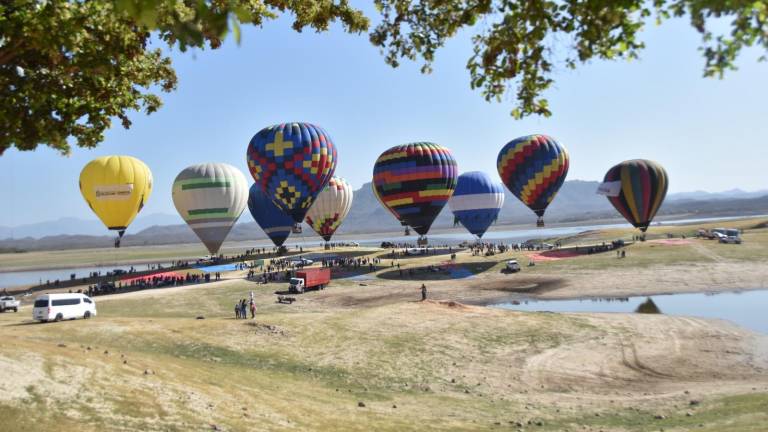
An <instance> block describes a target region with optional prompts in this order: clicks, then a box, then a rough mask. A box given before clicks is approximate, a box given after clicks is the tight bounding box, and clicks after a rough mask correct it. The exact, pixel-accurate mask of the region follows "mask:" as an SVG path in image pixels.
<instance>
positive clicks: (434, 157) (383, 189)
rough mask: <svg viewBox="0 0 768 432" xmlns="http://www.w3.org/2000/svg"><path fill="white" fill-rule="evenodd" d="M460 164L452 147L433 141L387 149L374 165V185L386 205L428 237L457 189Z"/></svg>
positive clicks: (406, 223)
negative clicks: (431, 227) (457, 164)
mask: <svg viewBox="0 0 768 432" xmlns="http://www.w3.org/2000/svg"><path fill="white" fill-rule="evenodd" d="M457 174H458V167H457V166H456V161H455V160H454V159H453V156H452V155H451V152H450V150H448V149H447V148H445V147H443V146H440V145H438V144H433V143H426V142H420V143H412V144H405V145H400V146H396V147H392V148H391V149H389V150H387V151H385V152H384V153H382V154H381V156H379V158H378V159H377V160H376V164H375V165H374V166H373V187H374V190H375V192H376V196H377V197H378V198H379V201H381V202H382V203H383V204H384V206H385V207H386V208H387V209H388V210H389V211H390V212H392V214H394V215H395V216H396V217H397V219H398V220H399V221H400V222H401V223H402V224H404V225H407V226H409V227H411V228H413V229H414V230H415V231H416V232H417V233H419V234H420V235H421V236H422V238H421V239H420V242H425V241H426V239H425V238H424V236H425V235H426V234H427V232H428V231H429V227H430V226H432V222H434V221H435V218H436V217H437V215H438V214H439V213H440V210H442V208H443V207H444V206H445V203H446V202H448V199H449V198H450V197H451V194H453V190H454V189H455V188H456V176H457Z"/></svg>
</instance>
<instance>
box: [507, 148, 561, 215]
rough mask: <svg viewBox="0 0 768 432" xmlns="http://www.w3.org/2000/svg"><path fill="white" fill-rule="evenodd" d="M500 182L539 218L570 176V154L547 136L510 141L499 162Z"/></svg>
mask: <svg viewBox="0 0 768 432" xmlns="http://www.w3.org/2000/svg"><path fill="white" fill-rule="evenodd" d="M496 167H497V168H498V170H499V175H500V176H501V181H502V182H503V183H504V185H505V186H506V187H507V189H509V191H510V192H512V195H514V196H516V197H517V198H518V199H519V200H520V201H522V202H523V204H525V205H526V206H528V208H530V209H531V210H533V212H534V213H536V215H537V216H538V217H539V220H538V223H537V225H538V226H544V211H546V209H547V206H548V205H549V204H550V203H551V202H552V200H553V199H554V198H555V195H557V191H558V190H560V187H561V186H562V185H563V182H565V177H566V175H568V152H567V151H566V150H565V148H564V147H563V146H561V145H560V144H558V143H557V141H555V140H554V139H553V138H552V137H549V136H547V135H528V136H524V137H520V138H516V139H514V140H512V141H510V142H509V143H508V144H507V145H505V146H504V148H502V149H501V151H500V152H499V157H498V159H497V160H496Z"/></svg>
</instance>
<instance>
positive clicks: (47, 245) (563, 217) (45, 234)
mask: <svg viewBox="0 0 768 432" xmlns="http://www.w3.org/2000/svg"><path fill="white" fill-rule="evenodd" d="M598 184H599V183H598V182H595V181H581V180H571V181H567V182H565V184H564V185H563V187H562V189H561V190H560V192H559V193H558V195H557V198H556V199H555V200H554V202H553V203H552V205H551V206H550V207H549V209H547V214H546V216H545V219H546V221H547V222H548V223H556V222H578V221H593V220H606V219H615V218H617V217H618V214H617V213H616V211H615V210H614V209H613V207H612V206H611V205H610V203H609V202H608V200H606V199H605V197H603V196H600V195H597V194H596V193H595V191H596V189H597V186H598ZM505 193H506V196H505V201H504V207H503V208H502V211H501V214H500V217H499V221H498V223H500V224H508V223H515V224H533V223H535V221H536V216H535V215H534V214H533V213H532V212H531V211H530V210H529V209H528V208H527V207H525V206H524V205H523V204H522V203H520V201H518V200H517V199H516V198H515V197H513V196H512V195H511V194H510V193H509V192H508V191H505ZM749 214H768V190H764V191H757V192H745V191H741V190H732V191H726V192H719V193H711V192H703V191H695V192H685V193H677V194H671V195H669V196H668V197H667V199H666V201H665V202H664V204H663V206H662V207H661V209H660V210H659V216H662V217H663V216H690V217H708V216H737V215H749ZM433 226H434V227H436V228H445V227H452V226H453V215H452V214H451V212H450V210H449V209H448V206H446V207H445V209H443V211H442V212H441V213H440V215H439V216H438V218H437V219H436V220H435V223H434V225H433ZM401 229H402V228H401V227H400V224H399V223H398V222H397V221H396V220H395V219H394V218H393V217H392V215H391V214H390V213H389V212H388V211H386V210H385V209H384V208H383V207H382V206H381V204H379V202H378V200H377V199H376V197H375V196H374V194H373V191H372V189H371V184H370V183H366V184H364V185H363V186H362V187H361V188H360V189H358V190H356V191H355V195H354V201H353V204H352V210H351V211H350V214H349V215H348V216H347V219H346V220H345V221H344V223H343V224H342V226H341V228H340V229H339V231H338V233H339V234H355V233H375V232H392V231H399V230H401ZM305 230H310V229H309V227H305ZM129 232H130V233H133V234H127V235H126V236H125V238H124V239H123V244H124V245H126V246H130V245H151V244H176V243H190V242H196V241H197V237H196V236H195V235H194V233H193V232H192V230H190V229H189V227H187V226H186V225H185V224H184V223H183V222H182V220H181V218H180V217H179V216H178V215H168V214H150V215H143V216H140V217H138V218H137V219H136V221H134V223H133V224H132V225H131V227H130V229H129ZM308 232H311V231H308ZM3 238H4V239H5V240H0V250H6V251H8V250H44V249H69V248H73V249H74V248H85V247H108V246H111V245H112V241H113V238H114V236H111V235H105V229H104V227H103V225H102V224H101V223H100V222H99V221H97V220H82V219H77V218H62V219H59V220H56V221H50V222H41V223H36V224H29V225H24V226H19V227H14V228H8V227H0V239H3ZM227 239H228V240H229V241H246V240H260V239H266V236H265V235H264V233H263V232H262V231H261V229H260V228H259V227H258V225H256V223H255V222H253V221H252V219H251V216H250V214H248V211H247V210H246V212H245V213H244V214H243V216H241V219H240V222H239V223H238V224H237V225H236V226H235V227H234V228H233V229H232V232H231V233H230V235H229V237H228V238H227Z"/></svg>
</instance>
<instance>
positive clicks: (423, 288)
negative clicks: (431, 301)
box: [421, 284, 427, 301]
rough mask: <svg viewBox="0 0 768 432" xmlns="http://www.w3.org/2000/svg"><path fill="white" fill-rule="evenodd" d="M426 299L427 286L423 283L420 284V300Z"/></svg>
mask: <svg viewBox="0 0 768 432" xmlns="http://www.w3.org/2000/svg"><path fill="white" fill-rule="evenodd" d="M426 299H427V286H426V285H424V284H421V301H424V300H426Z"/></svg>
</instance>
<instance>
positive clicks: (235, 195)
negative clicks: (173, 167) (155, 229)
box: [172, 163, 248, 255]
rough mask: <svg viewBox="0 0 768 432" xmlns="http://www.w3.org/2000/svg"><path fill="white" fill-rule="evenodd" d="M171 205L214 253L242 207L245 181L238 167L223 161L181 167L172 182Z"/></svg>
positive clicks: (244, 201)
mask: <svg viewBox="0 0 768 432" xmlns="http://www.w3.org/2000/svg"><path fill="white" fill-rule="evenodd" d="M172 196H173V204H174V205H175V206H176V210H177V211H178V212H179V215H181V218H182V219H184V222H186V223H187V225H189V227H190V228H192V231H194V232H195V234H197V237H198V238H200V241H201V242H203V244H204V245H205V247H206V248H208V252H210V253H211V255H217V254H218V253H219V248H221V244H222V243H224V239H225V238H227V234H229V231H230V230H231V229H232V227H233V226H234V225H235V222H237V219H238V218H239V217H240V214H242V213H243V210H245V206H246V204H247V202H248V182H247V180H246V179H245V176H244V175H243V173H242V172H240V170H239V169H237V168H235V167H233V166H232V165H228V164H225V163H206V164H199V165H192V166H189V167H187V168H184V170H183V171H181V172H180V173H179V175H178V176H176V180H174V182H173V190H172Z"/></svg>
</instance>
